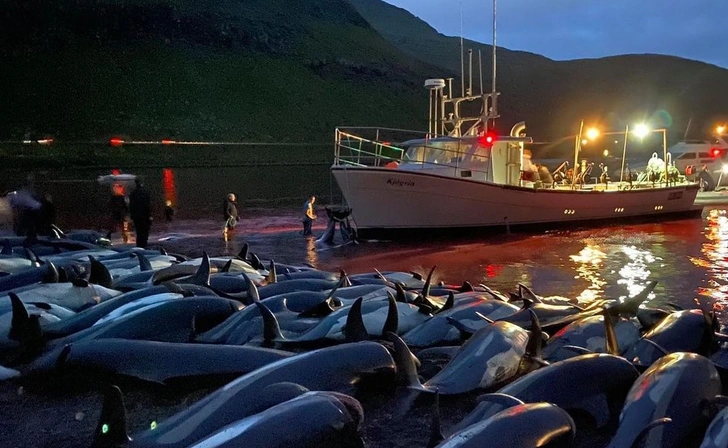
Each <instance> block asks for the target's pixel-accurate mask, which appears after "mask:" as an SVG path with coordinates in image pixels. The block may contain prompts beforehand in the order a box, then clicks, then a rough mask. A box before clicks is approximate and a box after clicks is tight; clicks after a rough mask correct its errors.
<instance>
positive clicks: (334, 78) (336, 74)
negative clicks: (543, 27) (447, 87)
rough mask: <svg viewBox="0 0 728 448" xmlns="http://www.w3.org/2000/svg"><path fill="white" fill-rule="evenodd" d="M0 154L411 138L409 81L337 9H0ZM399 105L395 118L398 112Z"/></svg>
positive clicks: (185, 0) (386, 48)
mask: <svg viewBox="0 0 728 448" xmlns="http://www.w3.org/2000/svg"><path fill="white" fill-rule="evenodd" d="M0 56H1V57H2V60H3V62H4V64H3V72H4V73H3V75H4V79H5V82H3V83H0V97H2V98H3V114H2V118H0V140H10V139H21V138H23V136H24V135H26V134H27V133H30V134H31V135H32V136H42V135H45V134H49V135H53V136H55V138H56V139H57V141H59V142H61V141H62V140H79V139H80V140H83V139H90V140H99V139H102V140H103V139H106V138H108V137H109V136H112V135H125V136H129V137H130V138H136V139H149V138H151V139H160V138H177V139H187V140H194V139H214V140H263V141H278V140H283V141H328V140H330V139H331V136H332V134H333V129H334V127H335V126H336V125H339V124H342V123H344V124H352V123H354V124H362V125H374V124H378V125H383V124H384V125H386V124H389V125H393V126H394V125H397V126H410V127H418V128H419V127H422V124H423V123H424V120H425V119H426V116H427V111H426V108H427V97H426V95H425V94H423V90H422V88H421V83H422V79H423V78H424V77H426V76H430V75H431V72H434V71H435V70H434V69H433V68H432V67H431V66H429V65H427V64H425V63H422V62H418V61H417V60H415V59H414V58H409V57H407V56H404V55H403V54H402V53H401V52H400V51H399V50H397V49H396V48H395V47H394V46H392V45H391V44H390V43H388V42H386V41H385V40H384V39H383V38H382V37H381V36H379V35H378V34H377V33H376V32H375V31H374V30H373V29H372V28H371V27H370V25H369V24H368V23H367V22H366V21H365V20H364V19H363V18H362V17H361V16H360V15H359V14H358V13H357V12H356V11H355V10H354V9H353V8H352V7H351V5H350V4H349V3H348V2H347V1H345V0H243V1H233V0H214V1H213V0H195V1H192V0H74V1H68V0H29V1H27V2H16V1H13V0H0ZM403 105H407V107H403Z"/></svg>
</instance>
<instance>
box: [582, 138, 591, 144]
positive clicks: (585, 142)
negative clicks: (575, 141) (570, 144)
mask: <svg viewBox="0 0 728 448" xmlns="http://www.w3.org/2000/svg"><path fill="white" fill-rule="evenodd" d="M587 143H589V140H587V139H584V140H582V141H581V144H582V145H586V144H587Z"/></svg>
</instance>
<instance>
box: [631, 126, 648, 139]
mask: <svg viewBox="0 0 728 448" xmlns="http://www.w3.org/2000/svg"><path fill="white" fill-rule="evenodd" d="M632 132H633V133H634V135H635V136H637V137H639V138H645V137H647V135H649V133H650V132H652V131H651V130H650V127H649V126H647V125H646V124H644V123H640V124H638V125H637V126H635V127H634V131H632Z"/></svg>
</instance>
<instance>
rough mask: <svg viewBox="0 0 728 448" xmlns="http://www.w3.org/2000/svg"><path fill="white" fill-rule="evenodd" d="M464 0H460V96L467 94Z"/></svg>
mask: <svg viewBox="0 0 728 448" xmlns="http://www.w3.org/2000/svg"><path fill="white" fill-rule="evenodd" d="M463 52H464V49H463V0H460V96H461V97H464V96H465V59H464V58H465V55H464V54H463Z"/></svg>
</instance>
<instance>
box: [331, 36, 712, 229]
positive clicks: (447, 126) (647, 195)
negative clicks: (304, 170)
mask: <svg viewBox="0 0 728 448" xmlns="http://www.w3.org/2000/svg"><path fill="white" fill-rule="evenodd" d="M494 42H495V37H494ZM495 48H496V46H495V45H493V50H494V56H493V59H494V61H495ZM462 54H463V52H462V48H461V57H462ZM493 67H494V73H493V78H492V79H493V88H492V90H491V91H490V92H486V93H484V92H483V88H482V82H481V89H480V93H479V94H474V93H472V92H473V90H472V76H471V77H470V82H469V87H467V88H466V87H465V82H464V75H463V78H462V79H463V81H461V86H462V88H461V95H460V96H457V97H456V94H454V92H453V88H452V79H448V80H447V81H446V80H444V79H430V80H427V81H426V82H425V87H426V88H427V89H428V90H429V92H430V107H429V119H428V130H427V131H408V130H399V129H388V128H371V127H369V128H351V127H347V128H344V127H339V128H337V129H336V132H335V145H334V162H333V165H332V167H331V173H332V175H333V177H334V178H335V179H336V182H337V184H338V186H339V187H340V189H341V192H342V194H343V198H344V200H345V202H346V204H345V206H346V207H348V208H349V209H350V210H351V217H352V219H353V221H354V223H355V226H356V230H357V232H358V235H359V236H360V237H362V238H376V237H383V236H384V237H392V236H394V237H397V236H408V235H412V234H415V233H417V234H421V233H422V231H425V232H427V233H428V234H432V233H433V231H438V230H439V231H444V232H445V233H447V234H449V235H458V234H459V232H460V231H462V230H472V229H489V230H501V231H503V230H506V231H508V230H510V229H512V228H517V227H532V228H535V229H539V230H540V229H544V228H546V227H550V226H562V225H565V224H569V225H571V224H576V223H579V224H587V225H597V224H599V225H601V224H605V223H608V224H613V223H617V222H619V221H621V220H626V219H635V218H638V219H640V220H648V221H651V220H658V219H665V218H668V217H676V216H685V215H688V216H696V215H699V214H700V213H701V211H702V207H701V206H696V205H694V201H695V197H696V195H697V193H698V190H699V188H700V186H699V184H698V183H696V182H694V181H691V180H688V179H686V177H685V176H684V175H681V174H680V173H677V172H676V171H675V170H670V169H669V168H670V167H669V164H668V160H667V159H668V158H667V154H665V155H664V157H663V158H659V157H658V158H657V159H656V160H651V161H650V163H651V164H652V165H653V168H654V167H658V166H659V167H664V169H659V170H654V171H653V172H654V173H655V175H653V176H650V177H649V178H646V179H641V180H634V179H632V177H629V178H628V179H622V180H620V181H616V179H615V181H611V180H610V179H609V178H608V177H609V176H608V175H607V173H608V171H607V170H606V167H602V171H601V172H602V173H603V175H600V174H599V171H600V170H599V169H595V167H594V164H593V163H590V162H589V161H588V160H580V159H579V155H580V145H581V140H582V135H581V134H582V132H583V123H582V127H581V129H580V131H579V134H577V135H575V136H574V142H575V150H574V154H575V155H574V159H573V165H572V168H571V170H570V171H567V168H566V167H568V165H569V162H568V161H564V163H562V164H561V166H560V167H559V168H558V169H557V170H556V171H555V172H548V171H547V170H545V169H544V167H536V166H535V165H534V164H532V163H531V162H530V159H529V157H528V153H527V151H525V145H527V144H529V143H531V141H532V139H531V137H529V136H527V134H526V126H525V123H517V124H516V125H514V126H513V127H512V128H511V131H510V132H509V133H508V134H507V135H498V134H497V133H496V132H495V130H494V126H493V124H494V122H495V119H496V118H499V116H498V113H497V102H498V101H497V100H498V96H499V93H498V92H496V88H495V79H496V78H495V63H494V64H493ZM470 72H471V73H472V68H471V70H470ZM665 152H666V150H665ZM623 158H624V155H623ZM592 171H597V173H595V174H594V175H592Z"/></svg>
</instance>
